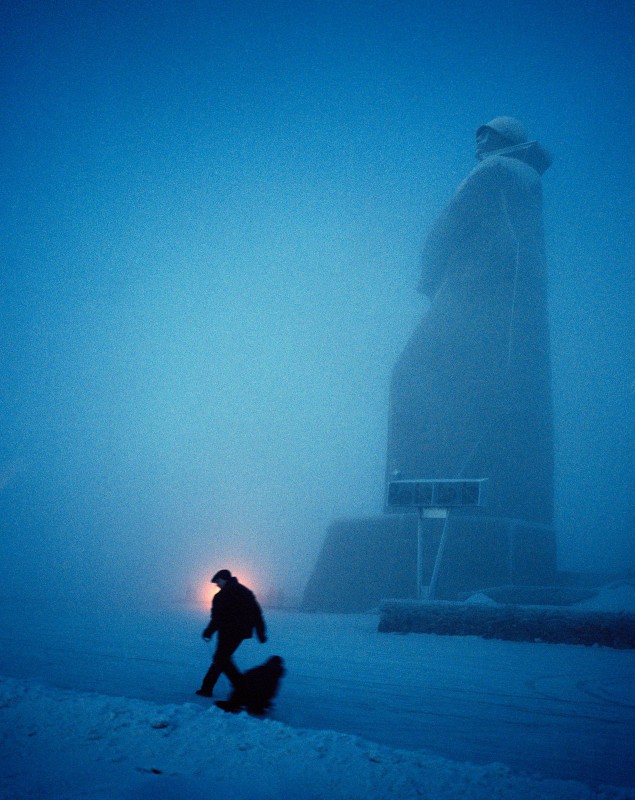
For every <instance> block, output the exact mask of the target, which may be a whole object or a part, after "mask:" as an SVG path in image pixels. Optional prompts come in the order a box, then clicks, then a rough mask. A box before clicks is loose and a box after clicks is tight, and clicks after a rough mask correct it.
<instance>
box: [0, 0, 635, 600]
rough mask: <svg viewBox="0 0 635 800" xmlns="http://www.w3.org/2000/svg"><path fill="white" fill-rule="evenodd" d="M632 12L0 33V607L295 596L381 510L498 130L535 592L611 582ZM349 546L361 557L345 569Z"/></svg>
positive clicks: (626, 528)
mask: <svg viewBox="0 0 635 800" xmlns="http://www.w3.org/2000/svg"><path fill="white" fill-rule="evenodd" d="M634 23H635V17H634V11H633V6H632V4H631V3H626V2H616V3H610V4H609V3H600V2H595V3H586V4H583V5H582V6H572V5H571V4H566V6H563V5H562V4H561V3H557V2H555V0H552V2H551V3H538V4H536V3H529V2H525V0H523V1H522V2H520V3H515V4H507V3H501V4H500V6H499V7H496V5H495V4H494V5H493V4H487V3H482V2H479V3H477V2H474V0H470V1H469V2H468V3H465V2H456V3H453V2H451V3H447V2H441V1H440V0H432V2H430V3H415V2H412V3H399V4H396V5H395V4H393V3H389V2H370V3H358V2H341V0H340V1H339V2H337V3H336V2H333V3H325V4H319V3H318V4H306V5H304V4H302V3H295V2H269V3H266V4H264V3H260V2H255V0H254V2H240V3H237V4H227V3H220V4H219V3H213V2H191V3H185V4H183V3H176V2H161V3H159V2H142V3H133V4H130V3H124V2H115V3H97V4H95V3H91V4H88V5H87V4H85V3H80V2H59V3H58V2H52V3H45V4H42V3H39V2H27V3H20V4H13V8H6V9H5V10H4V11H3V14H2V34H1V36H2V51H3V53H4V59H3V68H2V74H3V89H4V103H3V106H2V118H3V130H4V134H3V138H4V142H3V153H4V169H3V180H2V210H3V213H2V219H3V236H2V245H1V247H2V263H3V270H2V275H3V277H2V312H3V325H2V378H3V379H2V393H1V395H0V409H1V414H2V440H1V444H0V488H1V491H0V514H1V537H2V538H1V542H0V581H1V586H0V596H1V595H7V594H12V595H17V594H19V595H23V596H25V597H26V596H39V597H42V598H45V597H56V596H67V597H77V596H84V595H86V596H89V597H90V598H91V599H94V600H97V599H107V600H109V601H116V600H118V601H121V602H126V603H136V602H140V601H144V600H151V601H153V602H156V601H157V600H159V599H163V600H165V601H171V600H173V599H178V598H182V597H184V596H185V595H186V593H187V592H188V591H189V592H193V593H194V594H197V595H200V593H202V592H203V590H204V589H205V587H206V586H209V584H208V583H207V581H208V580H209V575H210V573H211V572H212V571H214V570H215V569H217V568H219V567H229V568H230V569H232V570H234V571H235V572H236V573H237V574H238V575H239V576H240V577H241V578H243V579H244V580H245V582H246V583H248V584H249V585H251V586H252V587H253V588H254V589H255V590H256V591H257V592H259V594H260V595H262V596H264V595H267V594H268V593H270V592H272V591H283V592H285V594H286V595H287V596H288V597H293V596H297V595H298V594H300V593H301V591H302V589H303V586H304V584H305V581H306V580H307V578H308V575H309V573H310V570H311V568H312V566H313V563H314V560H315V558H316V556H317V554H318V552H319V549H320V546H321V543H322V540H323V536H324V532H325V528H326V526H327V524H328V523H329V522H330V521H331V520H333V519H334V518H337V517H341V516H348V515H353V516H359V515H367V514H369V515H370V514H377V513H380V512H381V508H382V501H383V477H384V460H385V448H386V424H387V414H388V387H389V380H390V371H391V368H392V366H393V364H394V362H395V359H396V357H397V355H398V354H399V352H400V350H401V348H402V347H403V345H404V344H405V342H406V340H407V338H408V336H409V335H410V333H411V331H412V330H413V328H414V326H415V324H416V323H417V321H418V320H419V319H420V317H421V315H422V314H423V313H424V312H425V308H426V304H425V300H424V299H423V297H422V296H421V295H417V294H416V291H415V287H416V284H417V281H418V278H419V256H420V252H421V248H422V244H423V241H424V239H425V236H426V233H427V232H428V230H429V228H430V226H431V224H432V223H433V221H434V219H435V218H436V216H437V214H438V213H439V211H440V210H441V209H442V208H443V206H444V205H445V203H447V201H448V199H449V198H450V196H451V195H452V193H453V191H454V189H455V187H456V185H457V184H458V183H459V181H460V180H461V179H462V178H463V177H464V176H465V175H466V174H467V173H468V171H469V170H470V169H471V168H472V166H473V165H474V163H475V160H474V131H475V129H476V128H477V126H479V125H481V124H483V123H485V122H487V121H488V120H489V119H491V118H492V117H494V116H497V115H500V114H509V115H513V116H515V117H518V118H519V119H521V120H522V121H523V122H524V124H525V125H526V127H527V128H528V129H529V132H530V135H531V136H532V137H535V138H538V139H539V140H540V141H541V142H542V143H543V144H544V145H545V146H546V147H548V148H549V149H550V151H551V152H552V154H553V156H554V163H553V166H552V167H551V168H550V169H549V171H548V172H547V173H546V175H545V177H544V179H543V188H544V202H545V206H544V214H545V224H546V239H547V257H548V262H549V279H550V309H551V330H552V359H553V380H554V411H555V430H556V517H555V524H556V527H557V531H558V554H559V555H558V558H559V565H560V567H561V568H562V569H571V570H581V569H585V570H594V571H597V570H607V571H615V572H617V571H621V570H624V569H626V568H632V566H633V563H634V561H635V558H634V555H635V545H634V541H635V518H634V513H633V489H632V477H633V466H634V465H633V400H634V395H635V370H634V365H633V328H632V306H633V257H632V247H633V219H634V218H635V215H634V210H635V209H634V207H633V206H634V204H633V178H634V169H633V158H632V153H633V145H634V144H635V136H634V133H635V131H634V126H633V115H632V98H633V96H635V95H634V93H633V90H634V86H633V75H634V74H635V72H634V69H633V66H634V65H633V60H632V54H633V46H632V43H633V34H634V33H635V24H634ZM363 546H364V543H363V542H360V547H363Z"/></svg>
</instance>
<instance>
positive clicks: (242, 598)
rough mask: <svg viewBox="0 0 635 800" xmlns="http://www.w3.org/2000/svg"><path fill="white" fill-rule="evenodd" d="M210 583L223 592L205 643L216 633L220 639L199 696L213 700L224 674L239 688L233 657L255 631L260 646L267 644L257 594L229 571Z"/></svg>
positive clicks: (216, 597)
mask: <svg viewBox="0 0 635 800" xmlns="http://www.w3.org/2000/svg"><path fill="white" fill-rule="evenodd" d="M211 583H215V584H216V585H217V586H218V587H219V589H220V591H219V592H217V593H216V594H215V595H214V598H213V600H212V611H211V617H210V621H209V625H208V626H207V627H206V628H205V630H204V631H203V639H205V640H206V641H209V640H210V639H211V638H212V636H213V635H214V633H217V634H218V637H217V640H216V651H215V653H214V657H213V659H212V664H211V666H210V668H209V669H208V670H207V674H206V675H205V677H204V678H203V683H202V685H201V688H200V689H198V690H197V692H196V694H198V695H201V696H202V697H211V696H212V693H213V690H214V686H215V684H216V681H217V680H218V678H219V677H220V675H221V673H223V672H224V673H225V675H227V677H228V679H229V681H230V683H231V684H232V686H234V688H236V687H237V686H238V685H239V683H240V678H241V673H240V671H239V669H238V667H237V666H236V664H234V662H233V660H232V656H233V655H234V653H235V652H236V650H237V649H238V647H239V646H240V643H241V642H242V641H243V640H244V639H251V637H252V635H253V632H254V629H255V631H256V635H257V636H258V639H259V640H260V642H262V643H263V644H264V642H266V641H267V635H266V629H265V621H264V618H263V616H262V610H261V608H260V606H259V605H258V601H257V600H256V597H255V595H254V593H253V592H252V591H251V590H250V589H248V588H247V587H246V586H243V585H242V584H241V583H239V582H238V580H237V579H236V578H234V577H233V576H232V574H231V572H230V571H229V570H228V569H221V570H219V571H218V572H217V573H216V574H215V575H214V577H213V578H212V580H211Z"/></svg>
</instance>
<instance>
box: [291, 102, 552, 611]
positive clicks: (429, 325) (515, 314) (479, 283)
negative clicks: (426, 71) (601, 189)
mask: <svg viewBox="0 0 635 800" xmlns="http://www.w3.org/2000/svg"><path fill="white" fill-rule="evenodd" d="M476 156H477V158H478V160H479V164H478V165H477V166H476V167H475V168H474V169H473V170H472V172H470V174H469V175H468V176H467V178H465V180H464V181H463V182H462V183H461V184H460V185H459V187H458V189H457V190H456V193H455V195H454V197H453V198H452V199H451V201H450V203H449V204H448V206H447V207H446V208H445V210H444V211H443V212H442V213H441V215H440V217H439V219H438V220H437V222H436V224H435V225H434V226H433V228H432V230H431V232H430V234H429V236H428V238H427V242H426V245H425V248H424V254H423V274H422V277H421V282H420V286H419V289H420V291H421V292H422V293H423V294H425V295H426V296H427V297H428V298H429V307H428V310H427V312H426V313H425V315H424V317H423V319H422V321H421V323H420V324H419V326H418V327H417V328H416V330H415V331H414V333H413V334H412V336H411V338H410V340H409V341H408V343H407V345H406V347H405V349H404V351H403V353H402V354H401V356H400V358H399V360H398V362H397V364H396V365H395V368H394V370H393V377H392V384H391V395H390V411H389V429H388V456H387V481H390V480H396V479H404V480H406V479H421V478H424V479H434V478H437V479H448V478H487V479H488V500H487V505H486V506H485V507H484V508H479V509H471V510H470V511H469V512H460V511H452V512H451V514H450V517H449V518H448V520H447V522H446V523H443V522H437V521H430V522H428V523H427V524H428V530H427V533H426V539H425V548H426V550H425V552H424V561H425V570H424V580H429V578H430V576H431V574H432V568H433V564H434V562H435V557H436V554H437V552H438V544H439V541H440V539H441V532H442V530H443V525H444V524H445V525H446V527H445V531H446V536H445V542H446V545H447V546H446V547H445V548H444V550H443V554H444V555H443V561H442V563H441V564H440V565H439V566H440V570H439V572H438V575H437V579H436V589H437V596H438V597H441V598H443V597H445V598H452V599H456V598H457V597H461V596H462V595H464V594H469V593H470V592H472V591H475V590H478V589H481V588H490V587H492V586H500V585H506V584H516V585H517V584H525V585H526V584H546V583H549V582H550V581H552V580H553V578H554V576H555V567H556V561H555V555H556V554H555V537H554V533H553V530H552V528H551V523H552V513H553V425H552V403H551V373H550V355H549V325H548V312H547V278H546V263H545V247H544V235H543V221H542V188H541V175H542V174H543V173H544V171H545V170H546V169H547V168H548V167H549V165H550V163H551V159H550V156H549V155H548V153H547V152H546V151H545V150H544V149H543V148H542V147H541V146H540V144H538V142H536V141H529V138H528V136H527V134H526V132H525V130H524V129H523V126H522V125H521V123H520V122H518V121H517V120H515V119H512V118H511V117H497V118H496V119H493V120H492V121H491V122H489V123H487V125H483V126H482V127H480V128H479V129H478V130H477V132H476ZM395 526H397V527H395ZM404 537H405V538H404ZM415 540H416V518H415V517H414V515H411V514H407V515H404V516H403V517H401V519H400V521H399V522H397V519H396V518H395V517H394V516H393V517H386V518H384V520H383V521H382V520H381V519H375V520H349V521H342V522H340V523H337V524H335V525H333V526H331V528H330V529H329V531H328V532H327V540H326V542H325V545H324V548H323V551H322V554H321V556H320V559H319V561H318V564H317V566H316V569H315V571H314V574H313V576H312V578H311V580H310V582H309V585H308V586H307V589H306V592H305V607H307V608H326V607H327V606H326V605H325V601H324V600H323V599H321V598H320V596H319V595H318V591H321V592H322V593H323V594H326V593H328V592H329V588H328V586H329V584H330V583H332V588H331V591H332V592H333V596H332V597H331V601H330V603H331V605H330V606H328V607H330V608H334V607H338V608H339V609H340V610H349V609H350V610H354V609H357V608H362V607H364V605H365V603H364V599H363V598H362V597H361V584H360V597H356V598H354V600H355V602H353V598H352V596H351V594H352V593H351V592H350V580H351V575H350V569H351V566H352V565H353V564H354V568H353V572H354V573H355V574H356V573H357V572H359V573H360V575H363V576H364V579H363V581H364V591H365V592H366V593H367V594H368V595H369V596H370V597H371V600H370V601H369V604H368V605H366V607H372V605H373V603H376V602H377V601H378V597H377V596H372V595H373V592H375V594H376V592H377V591H379V590H377V589H376V586H377V585H379V586H381V592H382V593H383V596H384V597H387V596H393V597H395V596H402V597H404V596H409V594H410V596H411V595H412V592H415V593H416V587H415V577H414V572H415V563H414V559H415V555H414V551H413V543H414V541H415ZM406 542H407V544H406ZM356 547H357V548H359V552H357V550H356ZM353 553H354V554H355V556H354V558H353V557H352V555H351V554H353ZM373 554H375V555H376V559H375V560H376V561H377V563H375V561H374V560H373V559H374V558H375V556H373ZM388 554H389V556H388ZM382 562H383V567H382ZM387 562H390V564H391V569H392V570H393V572H394V576H395V577H394V580H393V579H391V580H393V583H394V588H393V587H391V586H388V585H387V581H386V580H385V574H386V570H385V568H386V564H387ZM393 562H394V564H393ZM397 564H399V565H400V566H401V565H404V564H405V565H406V566H405V572H403V571H395V570H396V567H397ZM347 568H348V570H349V571H348V576H347V575H346V572H345V570H346V569H347ZM382 569H383V571H382ZM408 573H409V574H411V575H412V582H411V584H410V587H408V586H406V584H405V583H404V581H405V576H406V574H408ZM391 574H392V573H391ZM331 576H335V580H333V581H332V582H331V581H330V580H329V578H330V577H331ZM347 578H348V579H347ZM360 580H361V578H360ZM337 581H339V582H344V583H346V584H347V585H348V588H349V594H348V596H347V597H344V596H343V595H342V596H341V597H340V594H341V593H339V592H338V590H337V585H338V584H337Z"/></svg>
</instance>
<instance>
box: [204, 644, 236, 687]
mask: <svg viewBox="0 0 635 800" xmlns="http://www.w3.org/2000/svg"><path fill="white" fill-rule="evenodd" d="M241 642H242V638H238V637H236V636H223V635H222V633H219V634H218V641H217V643H216V652H215V653H214V658H213V660H212V665H211V667H210V668H209V669H208V670H207V674H206V675H205V677H204V678H203V685H202V686H201V690H202V691H204V692H209V693H210V694H211V693H212V689H213V688H214V686H215V685H216V681H217V680H218V678H219V677H220V675H221V673H222V672H224V673H225V675H227V677H228V679H229V682H230V683H231V684H232V686H233V687H234V688H236V687H237V686H238V684H239V683H240V678H241V674H242V673H241V672H240V670H239V669H238V667H237V666H236V665H235V664H234V662H233V660H232V656H233V655H234V653H235V652H236V650H237V649H238V646H239V645H240V643H241Z"/></svg>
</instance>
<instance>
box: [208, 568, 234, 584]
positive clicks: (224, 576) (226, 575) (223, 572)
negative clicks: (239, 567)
mask: <svg viewBox="0 0 635 800" xmlns="http://www.w3.org/2000/svg"><path fill="white" fill-rule="evenodd" d="M231 576H232V574H231V572H230V571H229V570H228V569H219V570H218V572H217V573H216V575H214V577H213V578H212V581H211V582H212V583H216V581H217V580H219V579H220V580H222V581H228V580H229V579H230V578H231Z"/></svg>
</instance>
